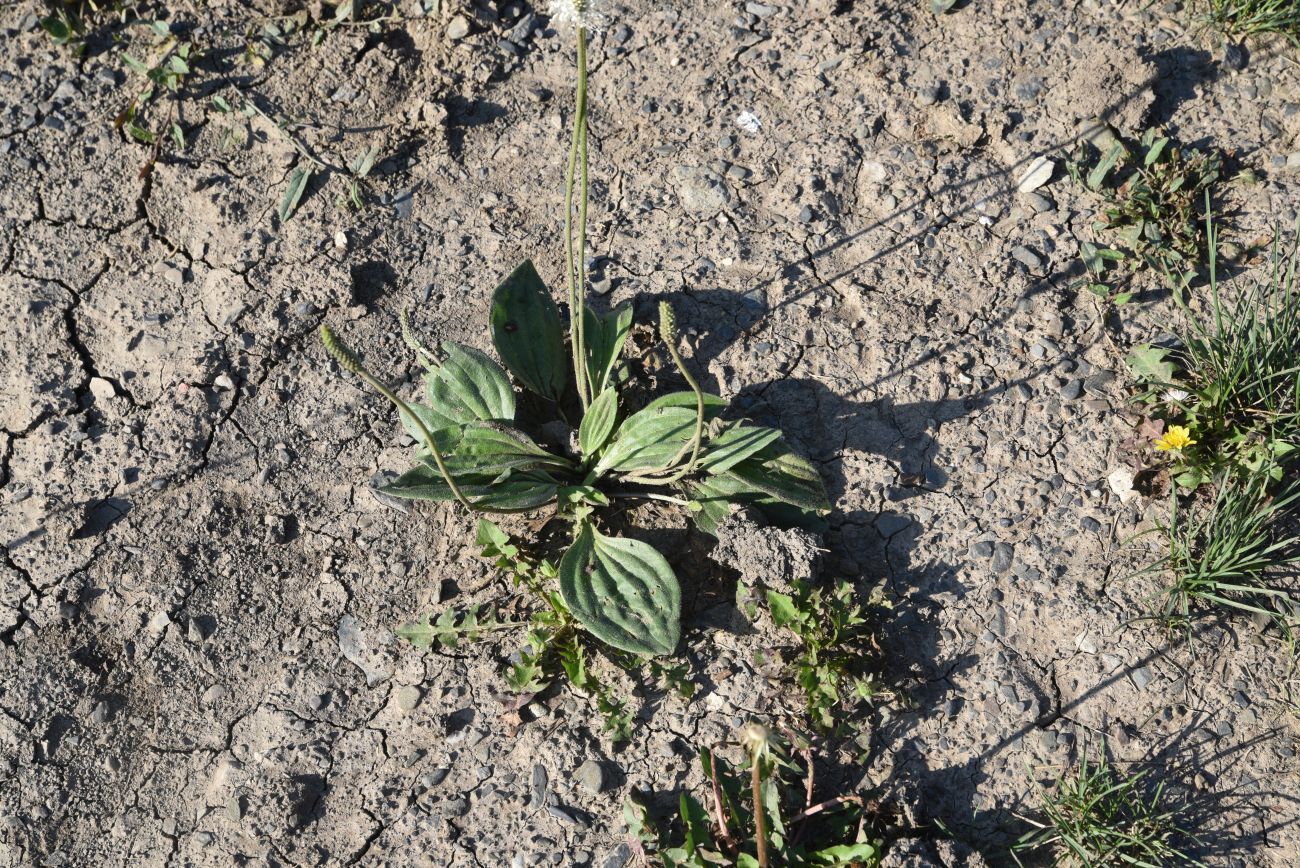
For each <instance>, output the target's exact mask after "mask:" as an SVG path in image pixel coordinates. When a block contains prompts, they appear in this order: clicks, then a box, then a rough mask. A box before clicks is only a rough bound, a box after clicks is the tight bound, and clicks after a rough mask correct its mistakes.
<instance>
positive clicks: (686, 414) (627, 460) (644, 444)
mask: <svg viewBox="0 0 1300 868" xmlns="http://www.w3.org/2000/svg"><path fill="white" fill-rule="evenodd" d="M694 432H695V410H694V409H691V410H688V409H686V408H685V407H657V408H656V407H646V408H645V409H644V410H641V411H640V412H637V413H634V414H632V415H631V416H629V417H628V418H627V419H625V420H623V424H622V425H620V426H618V436H617V438H616V439H615V440H614V443H613V444H612V445H611V446H610V447H609V448H608V449H606V450H605V454H604V455H602V456H601V458H600V461H599V462H597V463H596V467H595V472H596V475H597V476H599V475H601V474H602V473H608V472H609V471H611V470H613V471H618V472H620V473H633V472H636V471H638V470H657V469H659V468H662V467H664V466H665V465H667V464H668V462H670V461H672V459H673V457H674V456H675V455H676V454H677V453H678V451H680V450H681V447H682V444H683V443H685V442H686V441H687V440H689V439H690V437H691V435H692V434H693V433H694Z"/></svg>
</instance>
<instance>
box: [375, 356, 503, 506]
mask: <svg viewBox="0 0 1300 868" xmlns="http://www.w3.org/2000/svg"><path fill="white" fill-rule="evenodd" d="M357 376H359V377H360V378H361V379H362V380H365V381H366V383H368V384H369V385H370V387H371V388H372V389H374V390H375V391H376V392H378V393H379V394H381V395H383V396H384V397H385V398H387V399H388V400H389V401H391V402H392V404H393V406H394V407H396V408H397V411H398V412H399V413H402V414H404V415H405V416H406V418H408V419H410V420H411V422H412V423H414V425H415V427H416V430H418V431H419V432H420V439H421V440H423V441H424V445H425V447H426V448H427V449H428V450H429V454H430V455H432V456H433V463H434V464H437V465H438V472H439V473H441V474H442V480H443V482H445V483H447V487H448V488H450V489H451V493H452V495H453V496H454V497H455V498H456V499H457V500H458V501H460V505H461V506H463V507H465V508H466V509H468V510H469V511H470V512H486V510H483V509H481V508H480V507H477V506H475V505H474V504H472V503H470V502H469V498H467V497H465V495H464V493H463V492H462V491H461V490H460V486H459V485H457V484H456V480H455V479H454V478H452V475H451V471H449V470H447V464H446V462H444V461H443V460H442V451H441V450H440V449H438V444H437V442H436V441H434V439H433V432H432V431H430V430H429V427H428V426H427V425H425V424H424V420H423V419H421V418H420V417H419V416H417V415H416V414H415V411H414V410H412V409H411V407H410V405H409V404H407V403H406V402H405V401H403V400H402V399H401V398H399V397H397V393H396V392H394V391H393V390H392V389H390V388H388V387H387V386H385V385H384V384H383V383H381V382H379V380H378V379H376V378H375V377H374V376H373V375H372V374H371V373H370V372H369V371H367V370H366V369H365V368H362V369H361V370H359V371H357Z"/></svg>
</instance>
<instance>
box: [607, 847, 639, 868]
mask: <svg viewBox="0 0 1300 868" xmlns="http://www.w3.org/2000/svg"><path fill="white" fill-rule="evenodd" d="M631 858H632V848H631V847H630V846H629V845H628V844H627V843H622V844H619V845H618V846H617V847H615V848H614V850H613V851H612V852H611V853H610V854H609V855H608V856H606V857H605V861H604V862H603V863H602V864H601V866H600V868H623V866H624V865H626V864H627V863H628V860H629V859H631Z"/></svg>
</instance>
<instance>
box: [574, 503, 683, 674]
mask: <svg viewBox="0 0 1300 868" xmlns="http://www.w3.org/2000/svg"><path fill="white" fill-rule="evenodd" d="M560 594H561V595H562V596H563V597H564V602H565V604H566V605H567V606H568V607H569V610H570V611H571V612H572V613H573V616H574V617H575V618H577V619H578V622H579V623H581V624H582V626H583V627H585V628H586V629H587V630H588V631H589V632H590V633H591V634H592V635H593V636H595V637H596V638H598V639H600V640H601V641H603V642H608V643H609V644H610V645H613V646H614V647H615V648H618V649H621V650H623V651H630V652H632V653H633V654H671V653H672V652H673V650H674V649H675V648H676V647H677V642H678V640H679V639H680V638H681V607H682V600H681V597H682V592H681V586H680V585H678V583H677V577H676V576H675V575H673V570H672V567H670V566H669V565H668V561H666V560H664V556H663V555H661V554H659V552H657V551H655V550H654V549H653V548H652V547H651V546H649V545H647V544H645V543H643V542H640V541H639V540H633V539H626V538H622V537H608V536H605V535H604V534H602V533H600V532H599V531H597V530H596V529H595V528H593V527H592V526H591V525H590V524H588V523H586V522H584V523H583V524H582V526H581V527H580V529H579V531H578V536H577V538H576V539H574V541H573V545H572V546H570V547H569V550H568V551H567V552H565V553H564V557H563V558H562V559H561V560H560Z"/></svg>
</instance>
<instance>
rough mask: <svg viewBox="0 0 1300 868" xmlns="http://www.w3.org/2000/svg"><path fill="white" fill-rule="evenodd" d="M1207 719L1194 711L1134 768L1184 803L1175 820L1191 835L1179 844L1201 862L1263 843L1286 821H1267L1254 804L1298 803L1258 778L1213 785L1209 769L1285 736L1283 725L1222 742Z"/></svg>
mask: <svg viewBox="0 0 1300 868" xmlns="http://www.w3.org/2000/svg"><path fill="white" fill-rule="evenodd" d="M1212 717H1213V715H1211V714H1210V713H1209V712H1199V713H1197V714H1196V715H1194V716H1193V718H1192V720H1191V721H1189V722H1188V723H1187V724H1186V725H1185V726H1184V727H1183V728H1182V729H1180V730H1179V731H1178V733H1177V734H1176V735H1174V736H1173V737H1172V738H1171V739H1169V740H1168V742H1167V743H1166V744H1164V745H1162V746H1160V747H1159V748H1154V749H1153V750H1152V751H1151V754H1150V757H1149V758H1148V759H1144V760H1143V761H1142V762H1140V763H1138V764H1137V768H1139V769H1145V768H1150V769H1151V770H1152V771H1151V773H1150V774H1148V775H1147V779H1146V780H1144V783H1145V784H1146V785H1147V787H1148V788H1150V789H1154V788H1155V786H1156V785H1157V784H1158V783H1160V782H1164V784H1165V787H1166V798H1167V799H1168V800H1170V801H1171V802H1173V803H1175V804H1178V803H1181V804H1183V805H1185V808H1184V810H1183V813H1182V814H1181V815H1180V817H1179V819H1178V824H1179V826H1180V827H1181V828H1182V829H1185V830H1187V831H1188V832H1190V833H1192V835H1193V837H1192V839H1191V840H1188V841H1185V842H1183V843H1184V845H1185V846H1186V847H1187V850H1188V852H1189V853H1190V854H1191V855H1193V856H1195V857H1196V858H1198V859H1200V860H1202V861H1206V860H1215V861H1219V860H1224V861H1226V860H1228V859H1229V857H1231V856H1233V855H1234V854H1240V853H1243V852H1246V851H1249V850H1251V849H1253V848H1254V847H1256V846H1267V845H1268V841H1269V839H1270V837H1271V836H1273V835H1274V834H1275V833H1276V832H1278V831H1280V830H1281V829H1284V828H1286V826H1287V825H1289V824H1288V823H1286V822H1278V821H1275V820H1273V819H1271V818H1270V817H1269V816H1268V815H1267V814H1266V813H1265V811H1264V809H1262V808H1261V807H1260V806H1259V802H1261V801H1264V800H1278V801H1282V802H1289V803H1291V804H1293V805H1294V804H1300V794H1297V793H1294V792H1287V791H1284V790H1283V789H1281V788H1280V787H1278V786H1270V785H1268V783H1267V782H1264V781H1258V780H1256V781H1248V782H1247V783H1244V784H1240V785H1237V786H1235V787H1232V788H1229V789H1225V790H1220V789H1218V788H1217V787H1216V784H1217V780H1216V779H1215V777H1214V776H1213V772H1211V771H1209V770H1213V769H1223V768H1226V767H1227V766H1230V765H1232V764H1233V763H1235V762H1239V761H1243V760H1245V759H1246V757H1245V753H1246V752H1247V751H1248V750H1250V749H1251V748H1254V747H1256V746H1258V745H1260V744H1262V743H1264V742H1267V741H1270V740H1273V739H1274V738H1277V737H1279V736H1283V735H1285V734H1286V728H1285V727H1281V726H1279V727H1275V728H1273V729H1271V730H1269V731H1268V732H1266V733H1263V734H1261V735H1258V736H1256V737H1255V738H1253V739H1251V740H1250V741H1247V742H1239V743H1236V744H1226V745H1225V744H1224V740H1223V739H1222V738H1221V737H1220V736H1219V734H1218V733H1217V732H1216V731H1215V730H1214V728H1213V727H1212V726H1211V719H1212ZM1238 830H1239V831H1238Z"/></svg>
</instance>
